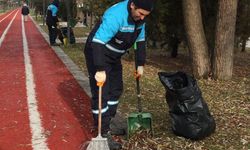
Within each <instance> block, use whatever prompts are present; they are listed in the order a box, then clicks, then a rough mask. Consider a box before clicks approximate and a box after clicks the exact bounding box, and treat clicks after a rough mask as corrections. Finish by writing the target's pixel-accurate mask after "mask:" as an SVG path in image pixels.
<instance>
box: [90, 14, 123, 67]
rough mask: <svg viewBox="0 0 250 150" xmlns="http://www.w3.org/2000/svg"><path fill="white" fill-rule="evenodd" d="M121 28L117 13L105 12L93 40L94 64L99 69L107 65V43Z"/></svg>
mask: <svg viewBox="0 0 250 150" xmlns="http://www.w3.org/2000/svg"><path fill="white" fill-rule="evenodd" d="M118 30H119V19H118V18H117V17H116V14H114V13H112V12H110V11H107V12H105V13H104V15H103V18H102V22H101V24H100V26H99V28H98V30H97V31H96V33H95V35H94V37H93V40H92V44H91V46H92V48H93V57H94V65H95V66H96V67H97V70H100V71H101V70H103V69H104V67H105V61H104V60H105V57H104V52H105V49H106V47H105V44H106V43H107V42H109V41H110V40H111V39H112V38H113V37H114V36H115V34H116V33H117V32H118Z"/></svg>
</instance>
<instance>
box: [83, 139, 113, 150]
mask: <svg viewBox="0 0 250 150" xmlns="http://www.w3.org/2000/svg"><path fill="white" fill-rule="evenodd" d="M86 150H109V145H108V141H107V138H103V137H100V136H98V137H96V138H92V140H91V141H90V143H89V145H88V147H87V149H86Z"/></svg>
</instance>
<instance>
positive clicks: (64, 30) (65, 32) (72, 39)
mask: <svg viewBox="0 0 250 150" xmlns="http://www.w3.org/2000/svg"><path fill="white" fill-rule="evenodd" d="M60 30H61V32H62V35H63V37H68V28H67V27H61V28H60ZM69 31H70V32H69V33H70V34H69V35H70V37H69V43H70V44H74V43H76V39H75V35H74V32H73V30H72V28H69Z"/></svg>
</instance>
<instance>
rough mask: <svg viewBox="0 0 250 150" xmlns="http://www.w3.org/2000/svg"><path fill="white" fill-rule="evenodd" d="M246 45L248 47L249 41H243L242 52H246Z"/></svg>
mask: <svg viewBox="0 0 250 150" xmlns="http://www.w3.org/2000/svg"><path fill="white" fill-rule="evenodd" d="M246 45H247V39H243V40H242V47H241V52H245V51H246Z"/></svg>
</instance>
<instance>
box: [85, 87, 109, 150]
mask: <svg viewBox="0 0 250 150" xmlns="http://www.w3.org/2000/svg"><path fill="white" fill-rule="evenodd" d="M103 84H104V83H97V86H98V87H99V98H98V103H99V105H98V109H99V112H98V135H97V137H96V138H92V140H91V141H90V143H89V145H88V147H87V150H109V146H108V141H107V138H103V137H102V135H101V129H102V114H101V109H102V86H103Z"/></svg>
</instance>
